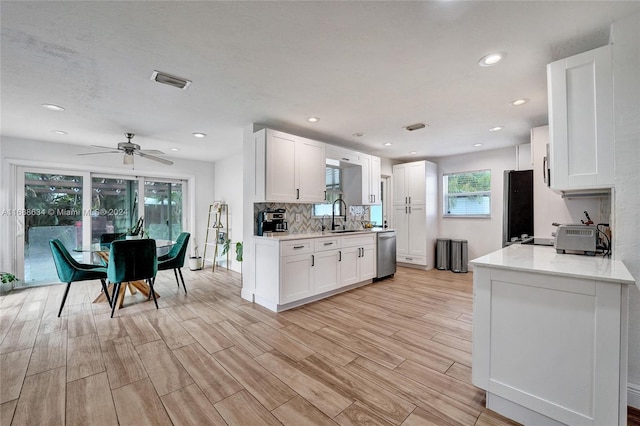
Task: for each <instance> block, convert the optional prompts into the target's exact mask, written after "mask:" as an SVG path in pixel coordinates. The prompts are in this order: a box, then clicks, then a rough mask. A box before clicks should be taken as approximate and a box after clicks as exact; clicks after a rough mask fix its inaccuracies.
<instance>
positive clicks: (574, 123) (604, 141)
mask: <svg viewBox="0 0 640 426" xmlns="http://www.w3.org/2000/svg"><path fill="white" fill-rule="evenodd" d="M547 81H548V90H549V93H548V95H549V132H550V159H549V161H550V164H549V166H550V175H551V187H552V188H553V189H555V190H560V191H566V190H569V191H570V190H580V189H594V188H603V187H609V186H612V185H613V183H614V121H613V77H612V57H611V46H604V47H600V48H598V49H595V50H591V51H588V52H584V53H581V54H579V55H576V56H572V57H570V58H566V59H562V60H559V61H556V62H553V63H551V64H549V65H547Z"/></svg>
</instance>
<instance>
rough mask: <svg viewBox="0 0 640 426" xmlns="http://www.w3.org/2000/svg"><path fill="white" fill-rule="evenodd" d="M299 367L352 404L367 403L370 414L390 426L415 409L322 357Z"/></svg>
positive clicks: (400, 398) (407, 402) (304, 362)
mask: <svg viewBox="0 0 640 426" xmlns="http://www.w3.org/2000/svg"><path fill="white" fill-rule="evenodd" d="M299 364H300V365H302V366H304V367H305V372H313V373H314V376H316V377H320V378H322V379H323V381H325V382H327V383H330V384H331V385H332V386H333V387H335V388H338V389H341V390H343V391H344V392H346V393H347V394H348V395H349V396H350V397H351V398H353V399H354V400H358V401H367V403H366V405H367V407H368V408H369V409H370V410H371V411H372V412H374V413H376V414H377V415H378V416H381V417H383V418H385V419H386V420H388V421H390V422H391V423H393V424H397V425H399V424H400V423H402V422H403V421H404V419H406V418H407V416H408V415H409V414H410V413H411V412H412V411H413V410H414V409H415V408H416V406H415V405H414V404H413V403H411V402H409V401H407V400H406V399H403V398H402V397H399V396H397V395H396V394H394V393H392V392H389V391H388V390H386V389H385V388H384V387H381V386H378V385H376V384H374V383H371V382H369V381H367V380H365V379H364V378H362V376H359V375H357V374H354V373H353V372H351V371H349V370H348V369H346V368H344V367H341V366H339V365H335V364H332V363H331V362H330V361H329V360H328V359H326V358H324V357H322V355H313V356H311V357H309V358H307V359H305V360H303V361H301V362H300V363H299ZM303 396H304V395H303ZM344 408H346V407H344Z"/></svg>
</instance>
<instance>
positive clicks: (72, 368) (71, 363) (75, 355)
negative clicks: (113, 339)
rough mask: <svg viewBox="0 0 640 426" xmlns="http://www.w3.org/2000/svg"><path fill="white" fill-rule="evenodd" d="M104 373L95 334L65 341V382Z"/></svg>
mask: <svg viewBox="0 0 640 426" xmlns="http://www.w3.org/2000/svg"><path fill="white" fill-rule="evenodd" d="M103 371H105V368H104V361H103V359H102V350H101V349H100V341H99V340H98V335H97V334H85V335H84V336H79V337H73V338H71V337H69V338H68V339H67V381H68V382H72V381H74V380H78V379H81V378H83V377H87V376H91V375H93V374H97V373H100V372H103Z"/></svg>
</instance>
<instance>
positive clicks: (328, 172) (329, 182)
mask: <svg viewBox="0 0 640 426" xmlns="http://www.w3.org/2000/svg"><path fill="white" fill-rule="evenodd" d="M325 184H326V190H327V198H326V201H325V203H323V204H314V205H313V215H314V216H320V217H321V216H323V215H325V214H326V215H329V216H331V214H332V211H331V209H332V208H335V214H336V216H339V215H341V214H343V213H342V212H341V211H340V204H341V203H336V204H335V205H333V202H334V201H335V200H337V199H338V198H341V197H342V170H340V168H339V167H334V166H330V165H328V164H327V167H326V168H325Z"/></svg>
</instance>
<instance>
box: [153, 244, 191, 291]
mask: <svg viewBox="0 0 640 426" xmlns="http://www.w3.org/2000/svg"><path fill="white" fill-rule="evenodd" d="M190 236H191V234H189V233H188V232H183V233H181V234H180V235H178V238H177V239H176V243H175V244H174V245H173V246H172V247H171V250H170V251H169V253H167V254H165V255H162V256H160V257H158V270H159V271H166V270H168V269H173V274H174V275H175V276H176V283H177V284H178V288H180V281H178V274H180V280H181V281H182V287H183V288H184V294H187V287H186V286H185V285H184V278H183V277H182V271H181V270H180V268H182V267H183V266H184V258H185V256H186V254H187V246H188V245H189V237H190Z"/></svg>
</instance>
